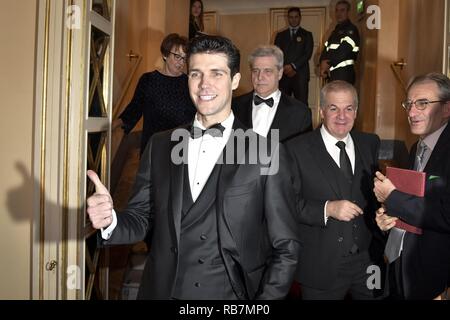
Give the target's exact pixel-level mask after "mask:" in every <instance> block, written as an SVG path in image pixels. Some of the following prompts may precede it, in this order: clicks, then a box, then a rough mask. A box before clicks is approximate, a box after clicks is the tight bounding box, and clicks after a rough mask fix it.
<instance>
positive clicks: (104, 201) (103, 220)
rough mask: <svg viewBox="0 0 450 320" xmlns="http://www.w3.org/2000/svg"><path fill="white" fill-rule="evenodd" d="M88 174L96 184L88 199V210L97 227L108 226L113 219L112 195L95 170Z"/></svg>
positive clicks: (89, 171)
mask: <svg viewBox="0 0 450 320" xmlns="http://www.w3.org/2000/svg"><path fill="white" fill-rule="evenodd" d="M87 175H88V177H89V179H91V181H92V182H93V183H94V185H95V193H94V194H93V195H92V196H90V197H89V198H88V199H87V201H86V202H87V210H86V211H87V213H88V215H89V219H90V220H91V222H92V226H93V227H94V228H95V229H101V228H106V227H108V226H109V225H110V224H111V223H112V221H113V218H112V209H113V201H112V198H111V195H110V194H109V191H108V189H106V187H105V186H104V185H103V183H102V182H101V181H100V179H99V177H98V175H97V174H96V173H95V172H94V171H92V170H88V171H87Z"/></svg>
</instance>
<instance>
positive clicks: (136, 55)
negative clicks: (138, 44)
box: [127, 50, 139, 61]
mask: <svg viewBox="0 0 450 320" xmlns="http://www.w3.org/2000/svg"><path fill="white" fill-rule="evenodd" d="M127 57H128V60H130V61H131V60H133V59H137V58H139V54H137V53H135V52H133V50H130V52H128V53H127Z"/></svg>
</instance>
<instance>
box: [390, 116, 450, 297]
mask: <svg viewBox="0 0 450 320" xmlns="http://www.w3.org/2000/svg"><path fill="white" fill-rule="evenodd" d="M416 149H417V143H416V144H414V145H413V147H412V148H411V153H410V160H409V163H410V169H412V168H413V166H414V159H415V154H416ZM423 171H424V172H425V173H426V182H425V197H415V196H410V195H408V194H405V193H403V192H400V191H397V190H394V191H393V192H392V193H391V194H390V195H389V197H388V198H387V199H386V203H385V205H386V209H387V214H388V215H390V216H394V217H399V218H401V219H402V220H404V221H406V222H408V223H409V224H412V225H414V226H418V227H421V228H422V229H423V234H422V235H416V234H413V233H409V232H406V234H405V237H404V240H403V251H402V259H401V275H402V282H403V294H404V295H405V298H406V299H433V298H435V297H436V296H438V295H439V294H440V293H442V292H443V291H444V289H445V287H446V286H448V285H449V273H450V125H449V124H447V127H446V128H445V130H444V131H443V132H442V134H441V136H440V137H439V140H438V142H437V144H436V146H435V147H434V149H433V152H432V153H431V156H430V158H429V160H428V162H427V164H426V167H425V169H424V170H423Z"/></svg>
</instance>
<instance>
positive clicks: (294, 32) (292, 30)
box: [291, 29, 297, 40]
mask: <svg viewBox="0 0 450 320" xmlns="http://www.w3.org/2000/svg"><path fill="white" fill-rule="evenodd" d="M296 33H297V29H291V40H294V38H295V34H296Z"/></svg>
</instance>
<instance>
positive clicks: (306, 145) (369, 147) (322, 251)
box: [286, 128, 383, 290]
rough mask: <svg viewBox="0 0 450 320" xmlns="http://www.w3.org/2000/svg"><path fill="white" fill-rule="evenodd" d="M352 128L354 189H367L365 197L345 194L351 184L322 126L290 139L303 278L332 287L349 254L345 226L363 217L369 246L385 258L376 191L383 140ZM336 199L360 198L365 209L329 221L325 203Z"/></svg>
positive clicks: (363, 234) (299, 276)
mask: <svg viewBox="0 0 450 320" xmlns="http://www.w3.org/2000/svg"><path fill="white" fill-rule="evenodd" d="M350 134H351V137H352V139H353V143H354V146H355V175H354V177H353V185H352V192H351V194H352V196H354V195H355V194H362V197H361V196H360V195H358V197H355V198H350V199H349V198H346V196H345V195H344V194H345V191H344V189H343V188H345V186H342V185H341V184H340V182H339V181H340V180H339V176H338V175H339V174H342V173H341V172H340V171H339V170H336V169H338V168H339V167H338V166H337V164H336V163H335V161H334V160H333V158H332V157H331V156H330V154H329V153H328V151H327V149H326V147H325V143H324V141H323V139H322V136H321V133H320V128H318V129H316V130H314V131H312V132H309V133H306V134H304V135H301V136H299V137H296V138H294V139H292V140H289V141H288V142H287V143H286V147H287V148H288V151H289V153H290V154H291V156H292V159H293V166H294V167H295V168H296V169H297V175H298V179H297V182H298V183H297V187H296V190H297V204H298V208H297V210H298V219H299V223H300V229H301V230H300V239H301V242H302V250H301V253H300V263H299V268H298V271H297V280H298V281H299V282H300V283H302V284H304V285H306V286H308V287H311V288H317V289H322V290H326V289H329V288H330V287H331V286H333V283H334V281H335V280H336V278H337V276H338V269H339V265H340V262H341V259H342V256H343V255H344V254H345V252H343V249H344V248H343V239H342V230H343V228H347V230H348V225H346V224H349V223H352V224H353V222H354V221H356V219H362V220H359V221H358V223H359V225H360V226H363V227H364V228H361V230H360V232H361V233H360V235H359V236H360V237H361V238H363V239H361V240H362V241H363V242H362V243H364V245H365V246H366V247H367V248H366V249H368V251H369V254H370V255H371V259H372V261H374V262H378V261H379V260H381V258H382V253H383V243H382V235H381V232H380V231H379V229H378V227H377V226H376V223H375V211H376V209H377V208H378V203H377V201H376V198H375V196H374V194H373V191H372V189H373V177H374V174H375V171H376V170H377V167H378V166H377V162H378V149H379V144H380V140H379V138H378V136H376V135H374V134H367V133H361V132H356V131H352V132H351V133H350ZM336 172H337V173H336ZM359 190H361V192H359ZM334 200H349V201H354V202H356V204H357V205H358V206H359V207H360V208H361V209H363V211H364V214H363V215H360V216H359V217H357V218H355V219H354V221H352V222H343V221H338V220H335V219H334V218H329V219H328V221H327V223H326V225H325V221H324V206H325V203H326V201H334ZM374 236H375V237H376V238H374ZM375 239H376V240H377V241H374V240H375Z"/></svg>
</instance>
